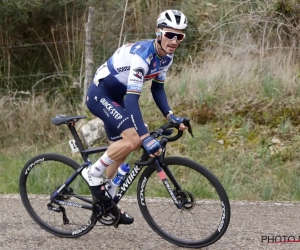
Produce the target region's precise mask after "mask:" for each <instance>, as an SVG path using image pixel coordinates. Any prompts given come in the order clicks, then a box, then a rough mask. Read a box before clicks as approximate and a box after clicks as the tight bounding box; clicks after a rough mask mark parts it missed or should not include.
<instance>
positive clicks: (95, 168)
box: [90, 152, 115, 178]
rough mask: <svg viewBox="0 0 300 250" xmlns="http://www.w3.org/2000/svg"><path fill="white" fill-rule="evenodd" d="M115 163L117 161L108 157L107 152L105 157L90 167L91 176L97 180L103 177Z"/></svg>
mask: <svg viewBox="0 0 300 250" xmlns="http://www.w3.org/2000/svg"><path fill="white" fill-rule="evenodd" d="M114 162H115V161H113V160H112V159H110V158H109V157H108V155H107V152H105V153H104V155H102V156H101V157H100V159H99V160H98V161H96V162H95V163H94V164H93V165H92V166H91V167H90V174H91V176H93V177H97V178H99V177H102V176H103V174H104V172H105V170H106V168H107V167H108V166H109V165H111V164H112V163H114Z"/></svg>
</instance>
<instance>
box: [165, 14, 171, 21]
mask: <svg viewBox="0 0 300 250" xmlns="http://www.w3.org/2000/svg"><path fill="white" fill-rule="evenodd" d="M166 18H167V19H168V20H169V21H171V22H172V20H171V17H170V15H169V14H168V13H166Z"/></svg>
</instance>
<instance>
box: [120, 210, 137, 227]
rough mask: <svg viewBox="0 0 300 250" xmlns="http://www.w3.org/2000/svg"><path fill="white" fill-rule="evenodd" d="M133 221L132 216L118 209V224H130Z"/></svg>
mask: <svg viewBox="0 0 300 250" xmlns="http://www.w3.org/2000/svg"><path fill="white" fill-rule="evenodd" d="M133 221H134V218H133V217H131V216H130V215H129V214H127V213H126V212H124V211H122V210H120V220H119V222H118V224H125V225H129V224H132V223H133Z"/></svg>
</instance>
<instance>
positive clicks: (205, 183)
mask: <svg viewBox="0 0 300 250" xmlns="http://www.w3.org/2000/svg"><path fill="white" fill-rule="evenodd" d="M164 164H165V165H167V166H168V168H169V169H170V171H171V172H172V174H173V176H174V177H175V179H176V181H177V182H178V183H179V185H180V187H181V190H184V191H185V193H184V194H185V195H187V196H188V197H189V200H190V201H194V203H191V204H190V205H189V206H187V207H186V208H184V209H178V208H177V207H176V206H175V204H174V202H173V201H172V199H171V197H170V194H169V192H168V191H167V189H166V187H165V185H164V184H163V182H162V181H161V180H160V178H159V177H158V175H157V172H156V169H155V167H154V166H151V165H150V166H148V167H147V168H146V169H145V170H144V172H143V173H142V175H141V177H140V179H139V183H138V186H137V199H138V204H139V208H140V211H141V213H142V214H143V217H144V219H145V220H146V221H147V223H148V224H149V226H150V227H151V228H152V229H153V230H154V231H155V232H156V233H157V234H158V235H160V236H161V237H162V238H164V239H166V240H167V241H169V242H171V243H173V244H175V245H178V246H181V247H187V248H200V247H205V246H208V245H211V244H213V243H215V242H216V241H218V240H219V239H220V238H221V237H222V236H223V235H224V233H225V232H226V230H227V228H228V225H229V222H230V203H229V199H228V196H227V194H226V192H225V189H224V188H223V186H222V184H221V183H220V181H219V180H218V179H217V178H216V176H215V175H213V174H212V173H211V172H210V171H209V170H208V169H206V168H205V167H204V166H202V165H200V164H198V163H196V162H194V161H192V160H189V159H187V158H180V157H168V158H165V159H164ZM168 181H169V183H170V186H171V187H170V188H171V189H172V190H173V192H174V188H173V187H174V185H173V184H172V182H171V180H170V179H169V178H168ZM174 194H175V196H176V197H177V199H180V197H182V196H180V195H179V193H174ZM191 197H193V199H194V200H192V198H191ZM192 204H194V206H192ZM179 227H181V228H179Z"/></svg>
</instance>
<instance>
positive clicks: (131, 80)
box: [125, 54, 149, 136]
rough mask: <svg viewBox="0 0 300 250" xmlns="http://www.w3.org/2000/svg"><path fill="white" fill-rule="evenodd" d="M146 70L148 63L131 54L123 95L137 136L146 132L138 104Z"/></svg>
mask: <svg viewBox="0 0 300 250" xmlns="http://www.w3.org/2000/svg"><path fill="white" fill-rule="evenodd" d="M148 70H149V66H148V64H147V63H146V62H145V61H144V60H143V59H142V58H141V57H140V56H139V55H137V54H134V55H132V60H131V65H130V71H129V76H128V84H127V92H126V97H125V108H126V111H127V112H128V113H129V115H130V118H131V119H132V121H133V124H134V126H135V129H136V131H137V133H138V134H139V136H142V135H144V134H147V133H148V130H147V128H146V126H145V123H144V121H143V117H142V113H141V110H140V106H139V98H140V95H141V92H142V88H143V83H144V76H145V74H146V72H148Z"/></svg>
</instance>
